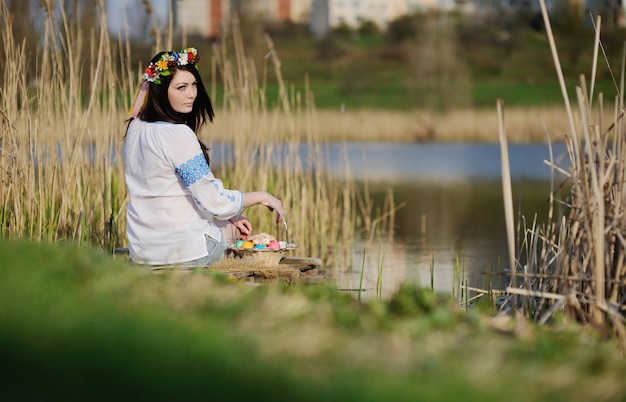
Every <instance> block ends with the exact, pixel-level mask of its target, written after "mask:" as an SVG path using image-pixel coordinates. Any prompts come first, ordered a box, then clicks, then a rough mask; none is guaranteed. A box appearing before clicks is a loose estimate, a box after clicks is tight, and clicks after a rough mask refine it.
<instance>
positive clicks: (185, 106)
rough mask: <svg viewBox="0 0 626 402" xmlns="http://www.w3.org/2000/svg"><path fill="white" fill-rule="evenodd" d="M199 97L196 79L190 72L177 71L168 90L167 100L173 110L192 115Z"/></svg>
mask: <svg viewBox="0 0 626 402" xmlns="http://www.w3.org/2000/svg"><path fill="white" fill-rule="evenodd" d="M197 95H198V83H197V82H196V77H194V76H193V74H192V73H190V72H189V71H185V70H177V71H176V73H175V74H174V76H173V77H172V81H170V86H169V87H168V88H167V99H168V100H169V101H170V105H171V106H172V109H174V111H176V112H178V113H191V110H192V109H193V101H194V100H195V99H196V96H197Z"/></svg>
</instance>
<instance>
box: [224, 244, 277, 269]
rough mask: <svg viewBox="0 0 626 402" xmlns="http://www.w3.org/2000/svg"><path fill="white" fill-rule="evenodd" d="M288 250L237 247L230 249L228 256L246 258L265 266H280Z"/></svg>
mask: <svg viewBox="0 0 626 402" xmlns="http://www.w3.org/2000/svg"><path fill="white" fill-rule="evenodd" d="M287 250H288V248H280V249H272V248H260V249H258V248H244V249H239V248H235V247H229V248H228V253H227V254H228V255H229V256H230V255H232V256H233V257H235V258H245V259H246V260H248V261H250V262H258V263H259V264H263V265H278V264H279V263H280V260H281V258H283V256H284V255H285V252H286V251H287Z"/></svg>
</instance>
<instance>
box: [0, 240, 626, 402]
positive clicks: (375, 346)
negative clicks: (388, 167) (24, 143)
mask: <svg viewBox="0 0 626 402" xmlns="http://www.w3.org/2000/svg"><path fill="white" fill-rule="evenodd" d="M0 261H1V263H0V267H1V268H0V361H1V362H2V364H1V365H0V367H1V371H2V372H1V373H0V399H2V400H45V401H54V400H63V401H67V400H90V401H94V400H112V399H116V400H120V399H125V400H126V399H127V400H135V401H137V400H148V399H150V400H185V401H191V400H221V401H223V400H233V401H241V400H255V401H261V400H272V401H276V400H285V401H295V400H298V401H306V400H311V401H322V400H324V401H329V400H337V401H347V400H359V401H369V400H371V401H378V400H392V401H402V400H407V401H408V400H411V401H416V400H428V401H435V400H440V401H451V400H480V401H502V400H507V401H531V400H550V401H565V400H568V401H589V400H594V401H596V402H597V401H619V400H624V398H625V397H626V383H625V382H624V381H623V372H624V369H626V361H624V359H623V357H622V356H621V353H620V352H618V350H617V347H616V346H615V344H614V343H612V342H604V341H602V340H601V339H600V337H599V336H598V335H597V334H595V333H592V332H589V331H588V330H586V329H584V328H580V327H578V326H575V325H574V324H567V323H566V322H561V323H558V324H554V325H553V326H548V327H541V328H538V327H535V326H532V325H530V324H528V323H526V322H524V321H518V322H515V321H512V320H510V319H507V318H501V317H493V316H492V315H490V314H489V313H488V312H481V311H488V309H486V310H485V309H481V308H476V309H474V310H472V311H469V312H466V311H461V310H459V309H458V308H456V307H455V306H454V303H453V302H452V301H451V300H450V299H449V297H448V296H446V295H434V294H432V293H431V292H430V291H427V290H419V289H416V288H414V287H411V286H406V287H403V288H402V289H400V290H399V291H398V293H397V294H396V295H395V296H394V297H392V298H391V299H390V300H386V301H377V300H370V301H367V302H365V303H361V304H359V303H357V302H356V300H354V299H353V298H351V297H350V296H349V295H347V294H345V293H341V292H339V291H337V290H336V289H335V288H334V287H333V286H332V285H330V284H321V285H302V286H298V285H296V286H287V285H286V284H282V283H273V284H267V285H260V286H253V285H249V284H244V283H240V282H237V283H232V282H230V281H229V280H226V279H225V278H224V277H220V276H219V275H215V274H208V273H204V272H195V273H192V274H181V273H174V274H171V275H154V274H152V273H150V272H148V271H144V270H142V269H139V268H133V267H130V266H129V265H127V263H126V262H124V261H116V260H114V259H112V258H111V257H110V256H108V255H106V254H103V253H102V252H100V251H99V250H93V249H87V248H78V247H75V246H74V245H71V244H61V243H57V244H53V245H47V244H35V243H30V242H24V241H7V240H2V241H0Z"/></svg>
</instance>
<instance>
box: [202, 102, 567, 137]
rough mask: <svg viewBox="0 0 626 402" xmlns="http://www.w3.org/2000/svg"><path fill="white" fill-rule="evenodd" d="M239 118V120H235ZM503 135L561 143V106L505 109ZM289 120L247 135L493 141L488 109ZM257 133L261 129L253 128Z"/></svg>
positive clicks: (326, 114) (223, 131)
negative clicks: (295, 127) (297, 124)
mask: <svg viewBox="0 0 626 402" xmlns="http://www.w3.org/2000/svg"><path fill="white" fill-rule="evenodd" d="M238 117H239V119H244V118H245V117H244V116H238ZM505 119H506V122H505V124H506V129H507V136H508V140H509V141H510V142H546V141H547V138H548V137H549V138H550V140H551V141H553V142H561V141H563V139H564V137H565V134H566V133H568V130H569V124H568V120H567V113H566V111H565V108H564V107H562V106H544V107H541V106H534V107H512V108H506V107H505ZM234 124H237V121H233V119H231V118H227V119H224V118H221V116H220V111H219V110H218V112H217V118H216V119H215V122H214V124H212V125H210V126H209V127H208V128H207V130H206V131H205V132H204V138H205V140H208V141H229V140H231V139H232V134H231V133H232V132H233V131H234V128H233V125H234ZM290 124H293V122H292V121H291V120H289V119H284V118H283V119H278V118H277V119H274V120H273V123H272V125H266V126H265V128H266V130H267V132H265V131H260V132H258V133H250V135H251V136H254V135H258V136H259V137H261V138H263V137H266V138H272V136H273V135H274V133H275V132H285V131H288V132H290V133H292V134H291V135H290V136H289V138H291V139H299V140H302V141H306V140H307V138H308V137H310V136H314V138H315V139H316V140H319V141H389V142H427V141H437V142H498V116H497V113H496V106H495V105H494V107H493V109H463V110H455V111H450V112H446V113H443V112H436V111H428V110H414V111H400V110H385V109H360V110H330V109H320V110H316V111H314V112H312V113H310V114H308V115H307V116H306V119H302V122H300V124H304V125H306V127H299V129H298V130H290V129H289V125H290ZM259 128H260V129H261V128H263V127H259Z"/></svg>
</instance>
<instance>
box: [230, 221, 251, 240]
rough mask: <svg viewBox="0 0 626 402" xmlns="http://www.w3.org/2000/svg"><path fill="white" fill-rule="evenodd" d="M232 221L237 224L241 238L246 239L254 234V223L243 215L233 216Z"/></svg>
mask: <svg viewBox="0 0 626 402" xmlns="http://www.w3.org/2000/svg"><path fill="white" fill-rule="evenodd" d="M230 222H231V223H232V224H233V225H235V227H236V228H237V230H238V231H239V238H240V239H241V240H245V239H247V238H248V236H250V235H251V234H252V224H251V223H250V220H249V219H248V218H247V217H245V216H243V215H241V216H239V217H235V218H231V219H230Z"/></svg>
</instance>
